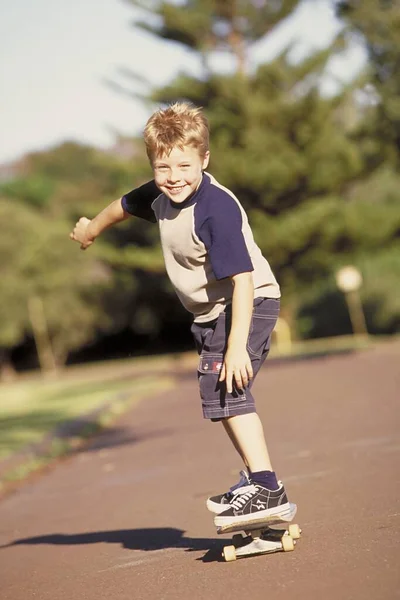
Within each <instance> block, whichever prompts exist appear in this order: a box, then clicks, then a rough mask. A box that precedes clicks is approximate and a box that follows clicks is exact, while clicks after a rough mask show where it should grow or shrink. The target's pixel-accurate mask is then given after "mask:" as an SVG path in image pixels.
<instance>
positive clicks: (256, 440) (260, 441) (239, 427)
mask: <svg viewBox="0 0 400 600" xmlns="http://www.w3.org/2000/svg"><path fill="white" fill-rule="evenodd" d="M222 423H223V426H224V428H225V431H226V432H227V433H228V435H229V437H230V439H231V441H232V443H233V445H234V446H235V448H236V450H237V451H238V452H239V454H240V456H241V457H242V459H243V461H244V463H245V465H246V466H247V467H248V468H249V469H250V471H251V472H252V473H256V472H257V471H273V469H272V465H271V460H270V457H269V453H268V448H267V445H266V442H265V437H264V428H263V426H262V423H261V420H260V417H259V416H258V414H257V413H249V414H246V415H236V416H234V417H228V418H226V419H224V420H223V422H222Z"/></svg>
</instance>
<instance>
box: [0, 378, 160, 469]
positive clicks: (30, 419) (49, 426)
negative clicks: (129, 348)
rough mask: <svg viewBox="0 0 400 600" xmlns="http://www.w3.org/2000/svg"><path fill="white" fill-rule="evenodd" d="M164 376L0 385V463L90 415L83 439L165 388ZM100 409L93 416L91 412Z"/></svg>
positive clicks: (23, 382)
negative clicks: (132, 406) (72, 421)
mask: <svg viewBox="0 0 400 600" xmlns="http://www.w3.org/2000/svg"><path fill="white" fill-rule="evenodd" d="M170 385H171V380H169V379H168V378H167V377H166V376H164V375H163V376H162V377H160V378H155V377H154V376H151V375H150V374H148V375H144V376H133V377H132V376H131V377H127V376H125V377H123V378H119V379H110V373H108V374H107V376H105V377H103V378H101V376H100V377H99V373H97V378H96V379H95V380H93V377H92V376H89V377H88V380H85V377H84V371H81V372H80V374H79V377H78V378H74V379H72V380H69V379H68V378H66V379H65V378H61V379H60V380H55V381H45V380H40V379H36V380H30V381H29V380H27V381H21V382H16V383H13V384H7V385H4V386H2V387H0V460H2V459H5V458H7V457H10V456H11V455H13V454H15V453H16V452H18V451H19V450H21V449H23V448H25V447H26V446H27V445H31V444H37V443H39V442H40V441H41V440H43V438H44V437H45V436H46V434H48V433H49V432H51V431H53V430H54V429H55V428H56V427H57V426H59V425H60V424H62V423H65V422H67V421H71V420H73V419H77V418H79V417H83V416H84V415H88V414H89V415H90V413H93V415H94V416H93V418H89V419H88V420H87V423H86V425H85V426H84V427H83V428H82V432H80V433H79V435H82V436H87V435H89V434H90V433H91V432H93V431H95V430H96V429H97V428H99V427H101V426H104V425H105V424H106V422H107V421H108V422H109V421H111V420H112V418H113V416H114V417H115V416H116V415H117V414H119V413H120V412H122V411H123V410H124V409H125V408H126V407H129V406H131V405H132V404H133V403H134V402H137V401H138V400H140V399H141V398H143V397H144V396H146V395H149V394H151V393H153V392H156V391H157V390H158V389H161V388H162V387H169V386H170ZM101 407H104V411H103V414H101V411H100V412H99V413H98V414H96V410H98V409H99V408H101Z"/></svg>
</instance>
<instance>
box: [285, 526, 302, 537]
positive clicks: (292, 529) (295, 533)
mask: <svg viewBox="0 0 400 600" xmlns="http://www.w3.org/2000/svg"><path fill="white" fill-rule="evenodd" d="M288 533H289V535H290V537H291V538H292V539H294V540H298V539H299V538H300V535H301V529H300V527H299V526H298V525H297V523H292V525H289V527H288Z"/></svg>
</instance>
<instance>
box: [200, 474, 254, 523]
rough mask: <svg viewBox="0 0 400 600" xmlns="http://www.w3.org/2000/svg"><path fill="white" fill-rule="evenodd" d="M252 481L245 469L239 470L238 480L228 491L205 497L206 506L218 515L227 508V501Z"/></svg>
mask: <svg viewBox="0 0 400 600" xmlns="http://www.w3.org/2000/svg"><path fill="white" fill-rule="evenodd" d="M251 485H252V483H251V481H250V478H249V476H248V474H247V473H246V471H240V481H239V482H238V483H236V484H235V485H233V486H232V487H231V488H230V490H229V491H228V492H225V494H219V495H218V496H211V498H208V499H207V503H206V504H207V508H208V510H209V511H211V512H212V513H214V514H216V515H219V514H220V513H222V512H224V511H225V510H226V509H227V508H229V503H230V502H231V500H233V498H234V497H235V496H236V495H237V494H238V493H239V490H240V491H241V490H242V489H243V488H246V489H247V488H248V487H249V486H251Z"/></svg>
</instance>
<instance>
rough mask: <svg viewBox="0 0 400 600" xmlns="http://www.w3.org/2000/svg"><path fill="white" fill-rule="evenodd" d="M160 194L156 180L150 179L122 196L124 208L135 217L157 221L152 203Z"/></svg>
mask: <svg viewBox="0 0 400 600" xmlns="http://www.w3.org/2000/svg"><path fill="white" fill-rule="evenodd" d="M160 194H161V192H160V190H159V189H158V187H157V186H156V184H155V183H154V181H149V182H148V183H145V184H144V185H141V186H140V187H138V188H135V189H134V190H132V191H131V192H128V193H127V194H125V195H124V196H122V199H121V204H122V208H123V209H124V210H125V211H126V212H127V213H129V214H130V215H133V216H134V217H140V218H141V219H146V221H151V222H152V223H157V219H156V215H155V214H154V211H153V209H152V208H151V204H152V202H153V201H154V200H155V199H156V198H157V197H158V196H159V195H160Z"/></svg>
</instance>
